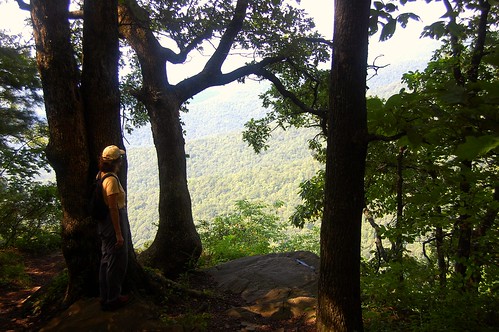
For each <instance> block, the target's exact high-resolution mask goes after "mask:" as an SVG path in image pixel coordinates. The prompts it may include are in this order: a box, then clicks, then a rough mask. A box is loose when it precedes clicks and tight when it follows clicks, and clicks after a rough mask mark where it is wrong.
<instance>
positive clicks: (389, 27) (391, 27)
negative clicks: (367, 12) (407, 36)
mask: <svg viewBox="0 0 499 332" xmlns="http://www.w3.org/2000/svg"><path fill="white" fill-rule="evenodd" d="M396 28H397V21H396V20H395V19H389V20H388V22H387V23H386V24H385V25H384V26H383V29H382V30H381V35H380V36H379V40H380V41H385V40H388V39H390V38H392V37H393V34H394V33H395V29H396Z"/></svg>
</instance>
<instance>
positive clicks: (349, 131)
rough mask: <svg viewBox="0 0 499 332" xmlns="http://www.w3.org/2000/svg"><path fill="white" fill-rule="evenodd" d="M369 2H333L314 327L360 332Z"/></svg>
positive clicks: (350, 0)
mask: <svg viewBox="0 0 499 332" xmlns="http://www.w3.org/2000/svg"><path fill="white" fill-rule="evenodd" d="M369 8H370V1H369V0H336V1H335V19H334V37H333V62H332V70H331V90H330V108H331V109H330V114H329V119H328V121H329V123H328V125H329V128H330V130H329V135H328V144H327V161H326V188H325V206H324V217H323V221H322V226H321V264H320V277H319V299H318V308H317V327H318V330H319V331H363V323H362V311H361V301H360V241H361V221H362V209H363V206H364V173H365V159H366V151H367V139H368V137H367V111H366V97H365V92H366V72H367V52H368V24H369Z"/></svg>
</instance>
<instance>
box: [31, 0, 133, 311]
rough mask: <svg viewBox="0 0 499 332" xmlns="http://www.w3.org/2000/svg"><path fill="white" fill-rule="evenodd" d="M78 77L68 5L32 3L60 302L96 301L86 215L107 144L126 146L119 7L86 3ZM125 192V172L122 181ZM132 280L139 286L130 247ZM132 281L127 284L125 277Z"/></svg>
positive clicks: (94, 251) (95, 257)
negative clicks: (62, 273) (60, 263)
mask: <svg viewBox="0 0 499 332" xmlns="http://www.w3.org/2000/svg"><path fill="white" fill-rule="evenodd" d="M84 9H85V13H84V19H85V20H84V38H83V53H84V54H85V56H84V58H83V69H82V74H81V77H80V72H79V70H78V66H77V62H76V59H75V58H74V54H75V52H74V49H73V46H72V45H71V31H70V26H69V20H68V19H69V1H67V0H56V1H32V2H31V7H30V10H31V17H32V21H33V28H34V37H35V43H36V50H37V62H38V68H39V71H40V75H41V78H42V84H43V92H44V100H45V109H46V114H47V120H48V125H49V134H50V137H49V145H48V148H47V157H48V159H49V161H50V163H51V166H52V167H53V168H54V170H55V172H56V178H57V187H58V191H59V195H60V198H61V203H62V208H63V212H64V217H63V220H62V243H63V245H62V251H63V254H64V258H65V260H66V264H67V266H68V273H69V283H68V289H67V294H66V299H65V301H66V302H67V303H71V302H73V301H74V300H76V299H78V298H79V297H81V296H96V295H98V290H99V287H98V268H99V261H100V243H99V239H98V236H97V231H96V226H95V224H94V223H93V222H92V221H91V218H90V217H89V214H88V209H87V204H88V198H89V191H90V187H91V184H92V183H93V180H94V178H95V175H96V173H97V159H98V156H99V154H100V151H102V149H103V148H104V147H105V146H107V145H110V144H115V145H119V146H121V147H123V141H122V136H121V125H120V101H119V84H118V58H119V44H118V21H117V1H116V0H115V1H97V0H87V1H85V4H84ZM120 178H121V181H122V184H123V185H124V187H125V188H126V167H123V169H122V172H121V174H120ZM130 256H131V260H130V264H129V276H133V282H128V284H136V285H137V284H139V281H140V280H139V279H138V276H141V275H143V274H141V273H140V270H141V268H140V266H139V265H138V263H137V261H136V259H134V257H135V255H134V252H133V248H130ZM129 279H130V278H129Z"/></svg>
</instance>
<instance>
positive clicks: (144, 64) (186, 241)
mask: <svg viewBox="0 0 499 332" xmlns="http://www.w3.org/2000/svg"><path fill="white" fill-rule="evenodd" d="M136 10H139V9H138V8H136ZM120 21H121V33H122V35H123V36H125V38H126V39H127V40H128V42H129V43H130V44H131V45H132V47H133V48H134V49H135V51H136V52H137V55H138V57H139V62H140V64H141V70H142V77H143V86H142V89H141V91H137V92H136V97H137V98H138V99H139V100H140V101H141V102H142V103H143V104H144V105H145V106H146V109H147V111H148V115H149V119H150V122H151V130H152V134H153V139H154V145H155V147H156V152H157V156H158V173H159V187H160V197H159V219H160V221H159V226H158V231H157V233H156V237H155V239H154V241H153V243H152V244H151V246H150V247H149V248H148V249H147V250H145V251H144V252H143V253H142V254H141V255H140V257H139V259H140V260H141V261H142V262H143V263H144V264H145V265H148V266H153V267H155V268H158V269H160V270H161V271H162V273H163V274H164V275H165V276H168V277H175V276H177V275H178V274H180V273H182V272H185V271H186V270H187V268H188V267H189V264H193V263H195V262H196V261H197V259H198V258H199V256H200V255H201V250H202V249H201V248H202V247H201V239H200V237H199V234H198V233H197V231H196V228H195V226H194V221H193V218H192V210H191V197H190V193H189V190H188V187H187V167H186V159H185V141H184V137H183V132H182V126H181V123H180V114H179V112H180V106H181V104H182V102H183V101H184V100H182V99H180V98H179V97H178V94H177V93H176V91H175V89H174V87H173V86H171V85H169V84H168V78H167V74H166V68H165V63H166V58H165V52H163V50H164V49H163V48H162V47H161V45H160V44H159V42H158V41H157V40H156V39H155V37H154V36H153V35H152V32H151V31H150V30H148V29H147V26H148V24H147V23H144V22H140V23H139V20H138V18H137V17H136V16H135V14H134V12H133V10H131V9H130V8H129V7H127V6H124V5H122V6H120ZM160 68H162V70H160Z"/></svg>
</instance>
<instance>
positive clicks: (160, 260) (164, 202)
mask: <svg viewBox="0 0 499 332" xmlns="http://www.w3.org/2000/svg"><path fill="white" fill-rule="evenodd" d="M171 100H174V98H172V97H170V98H165V99H164V100H156V102H155V103H152V101H146V105H147V108H148V110H149V116H150V120H151V127H152V133H153V138H154V145H155V146H156V151H157V154H158V169H159V183H160V197H159V217H160V220H161V222H160V223H159V227H158V231H157V233H156V237H155V239H154V241H153V243H152V244H151V246H150V247H149V248H148V249H147V250H146V251H145V252H144V253H143V254H142V255H141V260H142V259H143V262H144V263H145V264H147V265H150V266H154V267H156V268H159V269H160V270H161V271H162V272H163V274H164V275H166V276H169V277H175V276H177V275H178V274H180V273H181V272H185V271H186V270H187V269H188V268H189V264H194V263H195V262H196V261H197V259H198V258H199V256H200V255H201V239H200V237H199V235H198V233H197V231H196V228H195V227H194V221H193V219H192V211H191V197H190V194H189V190H188V187H187V172H186V169H187V168H186V159H185V143H184V137H183V133H182V126H181V124H180V118H179V112H178V110H179V107H180V106H179V105H175V104H173V105H172V104H171V102H169V101H171Z"/></svg>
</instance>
